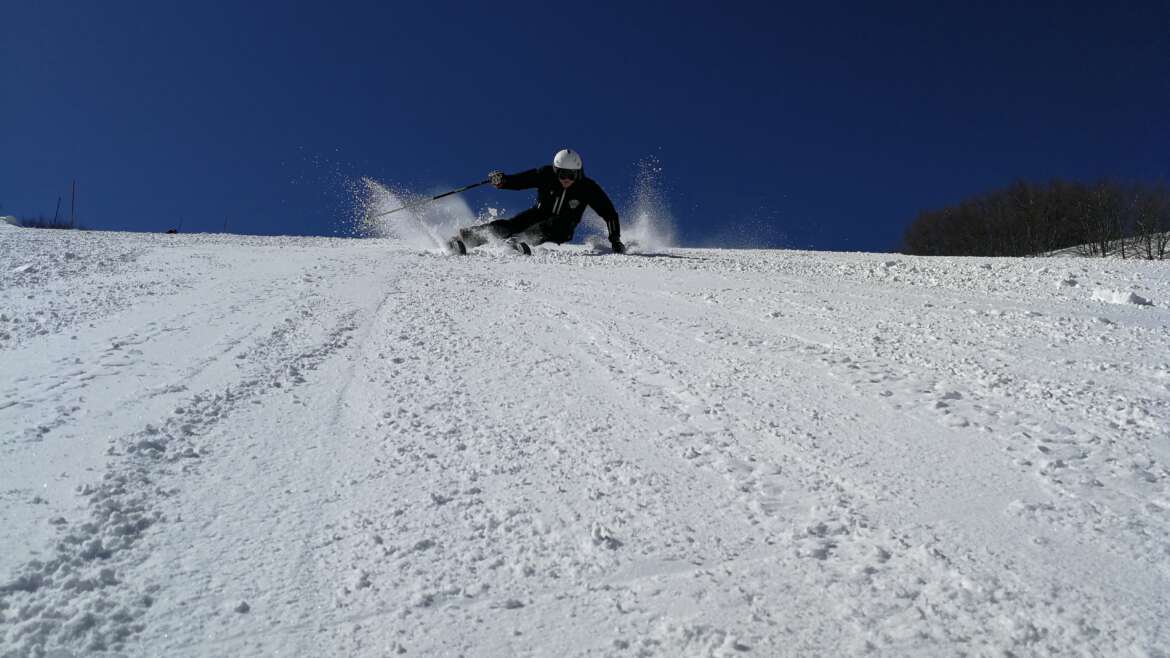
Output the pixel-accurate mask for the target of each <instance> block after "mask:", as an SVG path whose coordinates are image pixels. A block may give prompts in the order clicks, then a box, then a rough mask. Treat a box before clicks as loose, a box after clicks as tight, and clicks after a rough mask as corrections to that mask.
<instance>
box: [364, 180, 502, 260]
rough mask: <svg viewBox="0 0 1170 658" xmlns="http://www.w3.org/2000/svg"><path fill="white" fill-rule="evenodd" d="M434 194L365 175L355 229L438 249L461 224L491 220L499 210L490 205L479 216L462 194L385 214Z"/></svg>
mask: <svg viewBox="0 0 1170 658" xmlns="http://www.w3.org/2000/svg"><path fill="white" fill-rule="evenodd" d="M431 196H432V195H430V194H418V193H415V192H410V191H408V190H401V189H393V188H390V187H388V186H386V185H383V184H382V183H379V182H378V181H375V180H373V179H370V178H362V179H361V183H360V185H359V186H358V189H357V190H355V198H356V199H357V203H355V204H354V208H355V213H354V233H356V234H358V235H362V236H366V237H372V238H389V239H392V240H398V241H400V242H402V243H404V244H407V245H410V246H412V247H418V248H419V249H434V248H436V247H441V246H443V244H444V243H446V241H447V239H448V238H450V237H451V236H453V235H455V234H456V233H457V232H458V231H459V229H460V228H463V227H465V226H470V225H472V224H475V223H478V222H480V221H491V220H492V219H495V218H496V216H497V215H498V214H499V212H498V211H497V210H496V209H495V208H488V209H486V210H485V213H484V216H483V217H477V216H476V213H474V212H472V210H471V208H470V207H469V206H468V205H467V201H465V200H464V199H463V198H461V197H460V196H458V195H452V196H449V197H444V198H442V199H439V200H438V201H431V202H429V203H420V205H418V206H417V207H414V208H408V209H406V210H399V211H397V212H394V213H391V214H383V213H386V212H387V211H390V210H394V209H395V208H401V207H402V206H405V205H408V204H412V203H419V202H422V201H426V200H427V199H430V198H431Z"/></svg>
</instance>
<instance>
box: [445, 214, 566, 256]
mask: <svg viewBox="0 0 1170 658" xmlns="http://www.w3.org/2000/svg"><path fill="white" fill-rule="evenodd" d="M575 228H577V227H576V226H575V225H572V224H566V223H565V222H563V221H557V220H556V219H554V218H550V217H548V216H547V215H545V214H544V212H542V211H541V210H540V209H539V208H529V209H528V210H525V211H524V212H522V213H520V214H519V215H516V216H515V217H513V218H511V219H497V220H496V221H494V222H488V223H487V224H479V225H477V226H470V227H468V228H465V229H460V231H459V239H460V240H463V244H464V245H466V246H467V248H468V249H471V248H472V247H478V246H479V245H481V244H484V243H486V242H489V241H490V240H493V239H495V240H505V239H507V238H515V239H516V240H517V241H519V242H526V243H528V244H529V245H530V246H531V245H538V244H541V243H542V242H555V243H557V244H561V243H562V242H568V241H569V240H572V239H573V229H575Z"/></svg>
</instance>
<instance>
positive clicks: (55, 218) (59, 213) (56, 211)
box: [53, 196, 61, 224]
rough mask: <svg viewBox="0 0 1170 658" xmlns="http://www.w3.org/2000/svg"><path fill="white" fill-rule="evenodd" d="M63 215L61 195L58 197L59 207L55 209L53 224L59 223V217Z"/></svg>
mask: <svg viewBox="0 0 1170 658" xmlns="http://www.w3.org/2000/svg"><path fill="white" fill-rule="evenodd" d="M60 215H61V197H59V196H58V197H57V209H56V210H54V211H53V224H56V223H57V217H59V216H60Z"/></svg>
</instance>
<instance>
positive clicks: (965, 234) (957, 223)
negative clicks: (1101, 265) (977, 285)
mask: <svg viewBox="0 0 1170 658" xmlns="http://www.w3.org/2000/svg"><path fill="white" fill-rule="evenodd" d="M902 242H903V244H902V252H903V253H906V254H914V255H920V256H1033V255H1037V254H1043V253H1047V252H1050V251H1057V250H1060V249H1068V248H1075V249H1076V250H1077V252H1078V253H1080V254H1081V255H1084V256H1120V257H1122V258H1145V259H1150V260H1162V259H1165V258H1166V257H1167V256H1168V255H1170V253H1168V252H1170V187H1167V185H1166V183H1165V182H1160V183H1154V184H1148V183H1124V182H1119V181H1114V180H1103V181H1098V182H1096V183H1079V182H1069V181H1062V180H1054V181H1051V182H1049V183H1030V182H1026V181H1017V182H1015V183H1012V184H1011V185H1009V186H1007V187H1006V188H1003V189H1000V190H996V191H994V192H991V193H989V194H985V195H983V196H980V197H976V198H974V199H968V200H966V201H963V202H962V203H960V204H958V205H956V206H951V207H949V208H943V209H941V210H926V211H922V212H920V213H919V214H918V217H917V218H916V219H915V220H914V222H913V223H912V224H911V225H910V226H909V227H908V228H907V229H906V232H905V233H904V234H903V237H902Z"/></svg>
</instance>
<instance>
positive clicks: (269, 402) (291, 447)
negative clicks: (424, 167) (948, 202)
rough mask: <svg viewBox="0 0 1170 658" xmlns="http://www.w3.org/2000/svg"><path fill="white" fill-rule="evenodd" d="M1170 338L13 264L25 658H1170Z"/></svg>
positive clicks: (6, 445) (421, 270)
mask: <svg viewBox="0 0 1170 658" xmlns="http://www.w3.org/2000/svg"><path fill="white" fill-rule="evenodd" d="M1168 308H1170V266H1167V265H1166V264H1158V263H1143V262H1116V261H1107V262H1104V261H1103V262H1097V261H1088V260H1084V261H1070V260H1059V261H1051V260H1039V259H1029V260H1016V259H1003V260H981V259H918V258H910V257H900V256H890V255H875V254H829V253H809V252H783V251H715V250H682V249H680V250H671V251H669V252H668V253H661V254H643V255H630V256H612V255H599V254H593V253H589V252H588V251H586V250H584V249H581V248H557V249H552V250H538V251H537V254H536V255H535V256H534V257H532V258H522V257H517V256H513V255H505V254H503V253H497V252H492V251H490V250H489V251H486V252H480V253H475V254H473V255H472V256H470V257H467V258H452V257H445V256H442V255H440V254H438V253H427V252H421V251H418V250H410V249H406V248H403V247H400V246H395V244H394V243H391V242H387V241H382V240H330V239H309V238H249V237H239V236H161V235H128V234H106V233H79V232H49V231H33V230H25V229H15V228H10V227H7V226H0V502H2V505H0V569H2V571H0V616H2V623H0V655H2V656H24V655H43V652H46V651H47V652H49V654H50V655H58V656H65V655H80V654H87V655H89V654H101V653H103V652H107V653H110V654H124V655H130V656H139V655H142V656H164V655H165V656H211V655H225V656H226V655H230V656H250V655H302V656H328V655H347V656H349V655H352V656H385V655H397V654H400V653H401V654H406V655H419V656H425V655H459V654H465V655H488V656H506V655H540V656H552V655H582V654H589V655H619V656H624V655H661V656H676V655H698V656H702V655H745V656H750V655H757V656H773V655H854V654H865V653H870V652H876V653H879V654H883V655H930V656H939V655H961V654H980V655H983V654H988V655H991V654H1002V653H1004V652H1009V651H1010V652H1011V653H1012V654H1014V655H1030V654H1037V655H1048V654H1065V655H1068V654H1090V655H1111V656H1115V655H1165V654H1166V653H1167V652H1170V629H1168V628H1167V625H1166V619H1167V617H1168V611H1170V470H1168V467H1167V464H1170V455H1168V454H1167V453H1168V446H1170V439H1168V435H1170V404H1168V402H1170V311H1168V310H1167V309H1168ZM56 649H60V650H61V652H59V653H53V652H54V650H56Z"/></svg>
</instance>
